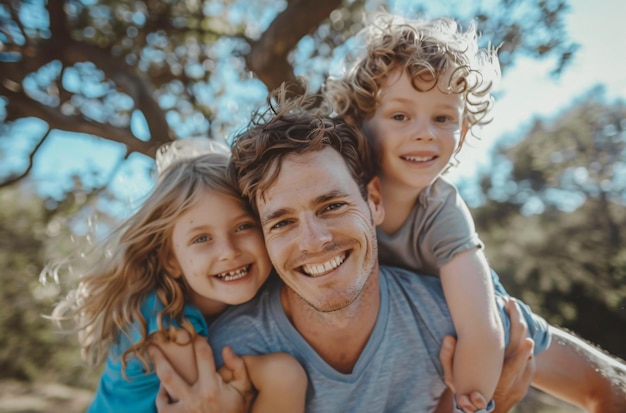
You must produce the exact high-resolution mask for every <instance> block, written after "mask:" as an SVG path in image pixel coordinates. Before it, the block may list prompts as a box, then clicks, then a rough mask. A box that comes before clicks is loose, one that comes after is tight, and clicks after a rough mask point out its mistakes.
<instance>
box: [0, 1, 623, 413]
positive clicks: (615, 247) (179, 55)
mask: <svg viewBox="0 0 626 413" xmlns="http://www.w3.org/2000/svg"><path fill="white" fill-rule="evenodd" d="M435 3H436V2H430V1H426V0H424V1H419V2H418V1H404V2H399V1H395V2H392V1H389V2H387V1H381V0H376V1H374V0H343V1H342V0H317V1H306V0H289V1H272V0H259V1H254V2H252V1H249V0H246V1H244V0H222V1H212V0H184V1H183V0H181V1H156V0H143V1H139V0H65V1H61V0H48V1H45V0H25V1H14V0H1V1H0V46H1V47H0V73H1V76H0V108H1V109H2V110H0V204H1V205H2V208H0V246H1V248H0V329H2V331H3V333H2V335H1V336H0V379H2V381H1V382H2V383H4V384H0V411H3V412H8V411H15V412H17V411H21V412H26V411H42V412H43V411H48V412H49V411H64V412H71V411H81V409H84V406H85V404H84V403H88V401H89V395H90V391H91V390H93V389H94V388H95V386H96V383H97V377H98V371H88V370H86V369H85V368H84V367H83V366H82V363H81V361H80V358H79V352H78V349H77V347H76V345H75V337H74V336H73V335H72V334H64V333H62V332H60V331H59V330H58V329H56V328H54V326H53V325H52V323H51V322H50V321H48V320H46V319H45V318H44V317H42V315H45V314H49V313H50V311H51V309H52V307H53V305H54V303H55V302H56V301H57V300H58V298H59V297H60V296H62V295H63V294H65V293H66V292H67V291H68V288H70V287H71V286H72V285H73V284H74V283H75V281H76V280H75V279H61V280H58V282H57V280H50V279H48V280H44V281H46V282H45V283H42V282H41V281H40V280H39V274H40V272H41V270H42V269H43V268H44V266H45V265H46V264H47V263H49V262H53V261H55V260H59V259H61V258H63V257H66V256H68V255H69V254H72V253H76V252H77V251H80V250H81V249H82V248H84V247H85V246H88V245H91V244H92V243H93V240H94V237H97V236H98V234H100V233H102V231H106V229H107V228H108V227H109V225H110V224H112V223H114V222H116V221H118V220H119V219H120V218H121V217H123V216H124V215H125V214H128V213H129V212H131V211H132V209H133V205H132V204H129V202H128V201H127V199H125V197H124V196H120V191H121V190H120V188H121V187H124V186H125V185H126V187H128V186H129V182H132V180H133V179H136V180H138V179H140V178H141V179H147V180H148V181H150V180H151V179H152V178H151V177H152V172H153V168H154V165H153V163H154V162H153V159H152V158H153V156H154V154H155V151H156V148H157V147H158V146H160V145H161V144H163V143H165V142H168V141H170V140H173V139H184V138H186V137H190V136H197V135H208V136H210V137H211V138H213V139H224V138H225V137H227V136H229V135H230V134H231V133H232V132H233V131H234V130H236V129H237V128H239V127H241V126H242V125H245V123H246V122H247V118H248V117H249V114H250V112H251V111H252V109H254V107H255V106H256V105H258V104H259V103H260V102H262V101H263V99H264V97H265V95H266V94H267V90H269V89H272V88H274V87H276V86H278V85H279V84H280V82H282V81H283V80H288V79H293V78H295V76H296V75H302V76H305V77H306V78H307V79H309V80H310V82H311V83H310V87H311V88H313V89H317V88H319V87H320V86H321V84H322V82H323V80H324V79H325V78H326V77H327V75H328V73H329V72H330V71H331V68H333V67H337V65H338V62H340V61H341V60H342V59H343V57H344V56H345V55H346V54H349V53H350V52H351V50H352V49H353V43H351V42H352V40H351V39H352V37H351V36H352V35H353V34H355V33H356V32H357V31H358V29H359V28H360V27H362V24H363V19H364V16H366V15H369V14H371V13H373V12H374V11H376V10H378V9H380V8H381V7H391V5H393V6H394V7H400V4H402V5H403V6H402V7H404V8H403V10H404V13H406V14H408V15H419V14H420V13H425V12H426V11H428V10H429V8H430V7H434V5H435ZM454 10H455V14H454V15H453V17H456V18H457V19H459V20H461V21H462V22H466V21H467V20H468V19H475V20H476V21H477V22H478V24H479V27H480V30H481V32H482V33H483V37H482V39H483V40H482V41H484V42H485V44H486V42H487V41H490V42H491V43H493V44H501V45H502V46H501V48H500V52H499V53H500V59H501V61H502V65H503V71H504V72H506V70H507V69H508V68H509V67H511V65H512V64H514V62H515V60H516V59H518V58H519V57H520V56H526V57H531V58H534V59H537V60H540V59H546V58H550V59H552V60H553V61H554V62H556V63H555V66H554V67H553V75H554V76H557V77H558V75H559V74H560V73H561V71H562V70H566V69H567V65H568V63H569V62H570V60H571V58H572V56H573V55H574V54H575V53H576V50H577V45H576V44H574V43H573V42H571V41H570V40H569V37H568V34H567V33H566V32H565V29H564V24H563V18H564V15H565V13H566V12H567V10H568V4H567V2H566V1H559V0H550V1H548V0H533V1H523V0H484V1H460V2H459V6H458V7H456V8H454ZM61 135H62V136H71V137H72V138H73V139H75V140H73V141H69V142H79V141H80V142H83V141H84V142H88V143H89V145H91V146H90V148H91V149H90V152H88V151H86V150H85V151H83V148H85V147H83V146H80V147H78V145H76V147H73V145H72V144H70V145H68V144H67V142H68V141H64V142H66V143H65V146H61V147H58V145H57V146H56V149H55V150H56V151H57V152H59V151H60V152H61V155H64V156H57V157H50V156H49V154H50V151H51V150H52V149H50V148H52V147H54V145H53V142H54V140H55V139H57V140H58V137H59V136H61ZM625 143H626V108H625V106H624V102H621V101H608V100H607V99H606V98H605V97H604V94H603V91H602V90H601V89H595V90H591V91H588V92H586V93H585V91H581V95H580V98H579V99H578V100H577V101H576V102H573V103H572V105H571V107H569V108H566V109H564V110H563V111H562V112H561V114H560V115H559V116H558V117H556V118H553V119H536V121H535V123H534V124H533V125H532V127H531V128H529V129H528V130H525V131H521V132H520V134H519V135H517V136H514V137H502V139H500V140H499V146H498V148H497V150H496V151H495V153H494V159H493V162H492V166H491V167H490V168H489V169H488V170H484V171H483V172H482V173H481V176H480V177H479V185H473V186H472V185H463V183H461V184H460V189H461V192H462V193H463V194H464V195H465V196H466V197H467V199H468V201H470V204H471V206H472V207H473V213H474V216H475V219H476V222H477V226H478V230H479V233H480V235H481V237H482V238H483V240H484V241H485V243H486V245H487V249H486V252H487V255H488V257H489V259H490V262H491V264H492V266H493V267H494V268H495V269H496V270H497V271H498V273H499V274H500V276H501V278H502V281H503V284H504V285H505V287H506V288H507V289H508V290H509V292H510V293H511V294H512V295H513V296H517V297H519V298H521V299H523V300H524V301H526V302H527V303H528V304H530V305H531V306H532V307H533V308H534V310H535V311H536V312H538V313H540V314H542V315H544V316H545V317H546V318H547V319H548V321H550V322H551V323H553V324H558V325H561V326H563V327H566V328H569V329H571V330H573V331H575V332H576V333H577V334H578V335H580V336H582V337H583V338H585V339H587V340H590V341H592V342H594V343H597V344H599V345H600V346H601V347H602V348H604V349H605V350H607V351H609V352H611V353H612V354H614V355H617V356H620V357H622V358H626V334H624V331H626V309H625V308H626V282H625V277H626V247H625V246H624V242H623V240H622V237H624V236H625V235H624V231H623V230H624V229H625V228H626V209H625V208H624V204H625V202H626V193H625V185H626V165H625V163H624V159H626V149H625V147H624V146H625ZM103 145H109V146H111V145H112V146H113V147H114V148H115V149H116V150H115V151H109V150H108V149H107V150H106V151H105V150H104V149H102V148H105V146H103ZM109 146H106V148H109ZM77 148H78V149H77ZM51 159H52V160H53V161H52V162H57V163H55V164H53V165H52V168H53V169H54V168H58V169H62V168H63V166H64V163H69V162H70V161H71V160H75V159H82V160H83V164H82V166H81V167H79V168H77V169H75V170H73V172H72V173H71V176H69V178H68V179H64V180H62V181H50V180H46V179H45V178H42V176H38V175H37V171H38V168H40V167H41V165H42V164H45V163H48V164H49V163H50V162H51ZM48 166H50V165H48ZM124 168H126V171H130V172H128V174H129V178H128V179H127V180H126V181H123V180H122V181H120V180H119V179H117V178H116V177H117V176H119V175H120V173H121V172H120V171H123V170H124ZM134 188H135V187H131V190H134ZM140 192H141V191H140ZM143 192H145V191H143ZM135 195H137V194H135ZM139 195H141V194H139ZM138 202H140V201H138ZM7 380H10V381H7ZM50 383H55V384H58V385H61V384H63V385H67V386H74V387H73V390H72V391H69V392H65V393H64V392H63V391H61V390H60V389H59V388H53V389H52V390H50V387H45V388H46V389H48V390H47V391H48V393H46V395H44V396H41V389H42V388H44V386H43V384H50ZM76 388H82V389H85V390H86V393H80V392H79V390H76ZM37 391H39V393H40V394H39V396H41V397H40V399H38V401H36V402H35V401H33V399H32V397H34V396H33V395H34V394H36V393H37ZM63 394H66V396H62V395H63ZM79 394H80V395H81V397H78V396H77V395H79ZM22 396H24V397H23V398H21V397H22ZM28 397H30V398H31V399H30V402H29V401H28ZM42 397H43V399H42ZM73 399H74V401H76V400H78V401H76V403H77V404H76V403H74V404H71V405H70V404H69V403H70V401H71V400H73ZM20 403H21V404H20ZM29 403H30V404H29ZM517 411H518V412H520V413H522V412H524V413H526V412H555V413H556V412H572V411H576V410H574V409H572V408H569V407H567V406H565V405H562V404H560V403H557V402H556V401H554V400H551V399H549V398H545V397H544V396H542V395H541V394H538V393H532V395H531V396H530V397H529V398H528V400H527V401H526V402H525V403H524V404H522V405H520V406H519V407H518V408H517Z"/></svg>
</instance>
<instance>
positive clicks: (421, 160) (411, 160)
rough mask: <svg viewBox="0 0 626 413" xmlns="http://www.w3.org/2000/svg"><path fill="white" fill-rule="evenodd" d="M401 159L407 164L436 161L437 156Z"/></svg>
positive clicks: (402, 157)
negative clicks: (407, 162)
mask: <svg viewBox="0 0 626 413" xmlns="http://www.w3.org/2000/svg"><path fill="white" fill-rule="evenodd" d="M400 158H401V159H403V160H405V161H409V162H428V161H432V160H435V159H437V155H432V156H401V157H400Z"/></svg>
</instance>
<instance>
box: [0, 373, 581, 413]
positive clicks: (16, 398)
mask: <svg viewBox="0 0 626 413" xmlns="http://www.w3.org/2000/svg"><path fill="white" fill-rule="evenodd" d="M92 396H93V392H91V391H89V390H85V389H78V388H73V387H68V386H64V385H62V384H55V383H23V382H18V381H15V380H2V381H0V413H83V412H84V411H85V409H86V408H87V406H88V405H89V402H90V401H91V397H92ZM579 412H580V410H578V409H575V408H573V407H570V406H569V405H566V404H563V403H560V402H558V401H556V400H554V399H552V398H551V397H549V396H546V395H544V394H541V393H539V392H535V391H532V390H531V393H530V395H529V397H528V400H527V401H525V402H524V403H522V404H521V405H520V406H518V407H517V408H516V410H515V412H514V413H579ZM512 413H513V412H512Z"/></svg>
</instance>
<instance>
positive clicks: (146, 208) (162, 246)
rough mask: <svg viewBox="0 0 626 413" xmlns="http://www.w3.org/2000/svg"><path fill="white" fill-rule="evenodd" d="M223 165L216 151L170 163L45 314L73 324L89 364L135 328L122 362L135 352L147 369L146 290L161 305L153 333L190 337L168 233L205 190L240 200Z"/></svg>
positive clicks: (223, 158) (181, 283)
mask: <svg viewBox="0 0 626 413" xmlns="http://www.w3.org/2000/svg"><path fill="white" fill-rule="evenodd" d="M227 166H228V156H227V155H226V154H222V153H210V154H206V155H202V156H199V157H196V158H193V159H184V160H179V161H177V162H176V163H174V164H173V165H171V166H169V167H168V168H167V169H166V170H165V171H164V174H163V175H162V176H161V177H160V178H159V180H158V183H157V185H156V187H155V189H154V191H153V192H152V193H151V195H150V196H149V197H148V198H147V199H146V201H145V202H144V203H143V204H142V206H141V207H140V209H139V210H138V211H137V212H136V213H135V214H134V215H133V216H132V217H130V218H129V219H128V220H126V221H125V222H124V223H123V224H122V225H121V226H120V227H119V228H117V229H116V230H115V231H114V232H113V233H112V234H111V236H110V237H109V238H108V241H106V242H104V243H103V244H104V245H99V246H98V247H97V248H94V249H93V251H92V252H93V254H91V255H90V258H95V260H94V262H93V265H92V267H91V268H90V270H89V271H87V272H86V273H85V274H84V275H83V276H82V277H81V279H80V282H79V285H78V287H77V288H76V289H75V290H74V291H72V292H71V293H70V294H69V295H68V296H67V297H66V298H65V300H63V301H62V302H61V303H59V304H58V305H57V307H56V308H55V309H54V311H53V313H52V316H51V318H52V319H53V320H55V321H57V322H58V323H60V322H61V321H63V320H68V319H71V320H73V321H74V322H75V323H76V330H77V331H78V334H79V341H80V345H81V349H82V356H83V359H84V360H85V361H86V362H87V363H88V364H89V365H92V366H94V365H98V364H100V363H101V362H102V361H103V360H104V358H105V357H106V355H107V353H108V350H109V346H110V345H111V344H114V343H116V342H118V340H119V337H120V335H121V334H127V335H129V334H130V331H131V329H133V328H134V329H137V328H139V332H140V333H141V337H142V338H141V340H139V341H138V342H135V343H133V344H132V345H131V347H130V348H128V349H127V350H126V351H125V352H124V353H123V355H122V363H123V365H124V366H125V365H126V362H127V359H128V357H129V356H130V355H132V354H134V355H136V356H137V357H139V358H140V360H141V361H142V362H143V363H144V365H145V366H146V369H147V370H149V369H150V367H149V363H148V361H147V360H148V359H147V356H146V349H147V345H148V344H149V342H148V340H147V339H148V337H147V324H146V320H145V319H144V317H143V316H142V313H141V306H142V303H143V302H144V301H145V299H146V297H147V296H148V295H149V294H150V293H151V292H155V293H156V296H157V299H159V300H160V301H161V302H162V303H163V305H164V307H165V308H164V309H163V311H161V312H160V313H159V314H158V317H157V323H158V326H159V331H158V334H163V335H165V337H169V336H170V335H169V334H170V333H169V331H168V328H167V325H166V324H168V323H164V322H163V321H164V320H163V318H164V317H168V318H169V319H171V320H177V321H178V322H179V324H180V325H181V326H182V327H183V328H185V329H186V330H188V331H189V332H190V333H191V334H192V336H193V335H194V334H195V332H194V331H193V327H191V323H189V322H185V321H184V320H182V319H181V318H182V317H181V316H182V314H183V308H184V304H185V300H186V295H187V287H186V285H185V283H184V277H176V278H175V277H174V275H178V274H175V273H174V271H176V270H175V269H173V268H171V264H170V263H171V262H172V260H173V258H174V257H173V250H172V240H171V235H172V231H173V227H174V225H175V223H176V219H177V218H178V217H179V216H180V215H181V214H183V213H185V211H187V210H188V209H189V208H190V207H192V206H193V205H194V204H195V203H196V202H197V200H198V198H199V197H200V196H201V194H202V193H203V192H204V191H205V190H206V189H210V190H214V191H218V192H220V193H223V194H225V195H228V196H233V197H235V198H237V199H239V200H241V197H240V196H239V194H238V192H237V191H236V190H235V189H234V186H233V185H232V184H231V182H230V181H229V180H228V178H227V174H226V170H227ZM242 206H244V207H245V205H244V203H243V201H242ZM124 371H125V369H124Z"/></svg>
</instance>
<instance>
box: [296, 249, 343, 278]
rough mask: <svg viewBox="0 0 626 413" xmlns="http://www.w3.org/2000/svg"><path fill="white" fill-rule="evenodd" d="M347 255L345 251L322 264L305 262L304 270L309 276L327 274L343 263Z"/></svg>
mask: <svg viewBox="0 0 626 413" xmlns="http://www.w3.org/2000/svg"><path fill="white" fill-rule="evenodd" d="M346 257H347V254H346V253H345V252H344V253H342V254H341V255H338V256H336V257H334V258H332V259H330V260H328V261H326V262H323V263H320V264H304V265H303V266H302V272H303V273H305V274H306V275H308V276H309V277H319V276H322V275H325V274H327V273H329V272H331V271H333V270H334V269H336V268H337V267H339V266H340V265H341V264H343V262H344V261H345V260H346Z"/></svg>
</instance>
